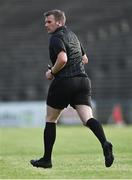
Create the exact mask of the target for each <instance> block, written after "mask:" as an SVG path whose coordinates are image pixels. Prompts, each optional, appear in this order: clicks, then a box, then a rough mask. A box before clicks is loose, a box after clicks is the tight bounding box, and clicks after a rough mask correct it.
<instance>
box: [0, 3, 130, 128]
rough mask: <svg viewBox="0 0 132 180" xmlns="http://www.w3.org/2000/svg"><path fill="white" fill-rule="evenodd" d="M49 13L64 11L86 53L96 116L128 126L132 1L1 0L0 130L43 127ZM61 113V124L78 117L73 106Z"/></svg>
mask: <svg viewBox="0 0 132 180" xmlns="http://www.w3.org/2000/svg"><path fill="white" fill-rule="evenodd" d="M51 9H61V10H63V11H65V14H66V17H67V26H69V28H70V29H71V30H73V31H74V32H75V33H76V34H77V36H78V37H79V39H80V41H81V42H82V43H83V45H84V47H85V49H86V52H87V55H88V57H89V64H88V65H86V71H87V73H88V75H89V77H90V79H91V81H92V99H93V107H94V113H95V116H97V118H98V119H99V120H100V121H101V122H102V123H104V124H107V123H117V124H124V123H125V124H131V123H132V1H131V0H81V1H80V0H74V1H71V0H67V1H63V0H0V126H2V127H3V126H24V125H26V126H28V125H29V126H31V125H34V126H39V125H42V124H43V119H44V115H45V100H46V96H47V91H48V87H49V82H48V81H47V80H46V78H45V71H46V69H47V64H49V63H50V60H49V54H48V35H47V32H46V31H45V28H44V17H43V13H44V12H45V11H48V10H51ZM65 113H66V116H67V118H65V116H64V115H63V116H64V117H63V116H62V121H63V120H64V121H67V120H68V119H69V120H70V119H72V120H73V119H76V114H75V112H74V111H73V110H71V108H69V111H68V112H65ZM69 122H70V123H71V122H72V121H69ZM74 122H75V121H74Z"/></svg>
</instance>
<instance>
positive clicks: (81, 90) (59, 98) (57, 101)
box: [47, 77, 91, 109]
mask: <svg viewBox="0 0 132 180" xmlns="http://www.w3.org/2000/svg"><path fill="white" fill-rule="evenodd" d="M69 104H70V105H71V106H72V107H73V108H75V105H88V106H90V107H91V82H90V80H89V78H88V77H73V78H66V79H57V78H55V79H54V80H53V81H52V83H51V85H50V87H49V92H48V96H47V105H49V106H51V107H53V108H55V109H64V108H65V107H67V106H68V105H69Z"/></svg>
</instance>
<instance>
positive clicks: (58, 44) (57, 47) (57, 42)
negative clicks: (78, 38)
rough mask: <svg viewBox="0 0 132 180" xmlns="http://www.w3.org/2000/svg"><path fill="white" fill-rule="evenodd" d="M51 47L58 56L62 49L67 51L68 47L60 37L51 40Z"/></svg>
mask: <svg viewBox="0 0 132 180" xmlns="http://www.w3.org/2000/svg"><path fill="white" fill-rule="evenodd" d="M51 47H52V50H53V52H54V55H55V56H57V55H58V54H59V53H60V52H61V51H64V52H66V47H65V45H64V43H63V41H62V40H61V39H60V38H58V37H53V38H52V40H51Z"/></svg>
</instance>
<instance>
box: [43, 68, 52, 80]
mask: <svg viewBox="0 0 132 180" xmlns="http://www.w3.org/2000/svg"><path fill="white" fill-rule="evenodd" d="M45 76H46V78H47V79H48V80H52V79H53V78H54V76H53V75H52V74H51V69H48V70H47V71H46V73H45Z"/></svg>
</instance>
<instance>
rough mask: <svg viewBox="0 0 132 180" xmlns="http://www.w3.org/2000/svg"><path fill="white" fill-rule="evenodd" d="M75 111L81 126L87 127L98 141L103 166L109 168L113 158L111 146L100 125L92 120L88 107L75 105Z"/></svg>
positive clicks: (90, 110)
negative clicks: (103, 157)
mask: <svg viewBox="0 0 132 180" xmlns="http://www.w3.org/2000/svg"><path fill="white" fill-rule="evenodd" d="M76 111H77V112H78V115H79V117H80V119H81V120H82V122H83V124H84V125H85V126H86V127H89V128H90V129H91V130H92V132H93V133H94V134H95V136H96V137H97V138H98V140H99V141H100V143H101V145H102V148H103V153H104V156H105V165H106V167H110V166H111V165H112V163H113V161H114V156H113V154H112V144H111V143H110V142H108V141H107V139H106V136H105V133H104V130H103V127H102V125H101V123H100V122H99V121H97V120H96V119H94V118H93V113H92V109H91V107H90V106H86V105H76Z"/></svg>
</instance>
